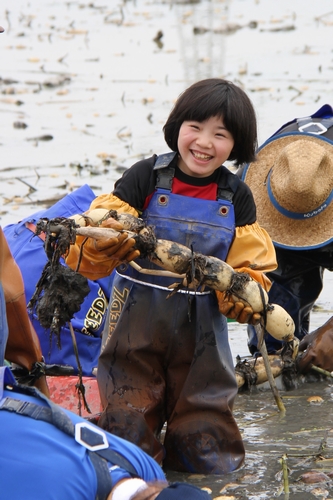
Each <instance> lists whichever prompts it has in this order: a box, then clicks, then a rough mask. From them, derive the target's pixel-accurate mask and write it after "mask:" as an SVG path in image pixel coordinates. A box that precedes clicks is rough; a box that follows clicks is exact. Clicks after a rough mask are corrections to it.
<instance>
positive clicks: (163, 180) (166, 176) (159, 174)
mask: <svg viewBox="0 0 333 500" xmlns="http://www.w3.org/2000/svg"><path fill="white" fill-rule="evenodd" d="M176 154H177V153H174V152H173V153H165V154H162V155H159V156H158V157H157V158H156V161H155V165H154V170H156V185H155V187H156V188H160V189H167V190H168V191H171V188H172V179H173V178H174V176H175V168H174V167H170V166H169V165H170V163H171V162H172V160H173V159H174V157H175V156H176Z"/></svg>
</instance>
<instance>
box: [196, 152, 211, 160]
mask: <svg viewBox="0 0 333 500" xmlns="http://www.w3.org/2000/svg"><path fill="white" fill-rule="evenodd" d="M193 154H194V156H195V157H196V158H200V160H209V158H210V156H207V155H202V154H199V153H193Z"/></svg>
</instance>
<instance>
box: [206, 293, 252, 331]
mask: <svg viewBox="0 0 333 500" xmlns="http://www.w3.org/2000/svg"><path fill="white" fill-rule="evenodd" d="M216 296H217V301H218V305H219V310H220V313H222V314H223V315H224V316H226V317H227V318H229V319H235V320H236V321H238V323H242V324H244V323H248V324H250V325H257V324H258V323H259V321H260V318H261V315H260V314H259V313H255V312H253V309H252V307H251V306H250V305H245V304H243V302H241V301H239V300H237V298H235V296H231V295H229V294H226V293H225V292H220V291H216Z"/></svg>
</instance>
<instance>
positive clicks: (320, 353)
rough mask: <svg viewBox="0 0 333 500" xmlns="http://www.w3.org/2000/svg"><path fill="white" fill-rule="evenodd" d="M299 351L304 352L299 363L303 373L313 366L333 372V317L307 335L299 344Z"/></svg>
mask: <svg viewBox="0 0 333 500" xmlns="http://www.w3.org/2000/svg"><path fill="white" fill-rule="evenodd" d="M299 351H304V352H303V354H302V355H301V356H300V357H299V358H298V363H297V364H298V368H299V370H300V371H301V372H306V371H308V370H309V369H310V368H311V365H314V366H317V367H319V368H322V369H323V370H327V371H329V372H331V371H333V317H332V318H330V319H329V320H328V321H327V322H326V323H325V324H324V325H322V326H321V327H319V328H317V330H314V331H313V332H312V333H308V334H307V335H305V337H304V338H303V340H302V341H301V342H300V344H299Z"/></svg>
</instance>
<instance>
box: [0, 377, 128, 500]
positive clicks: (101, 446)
mask: <svg viewBox="0 0 333 500" xmlns="http://www.w3.org/2000/svg"><path fill="white" fill-rule="evenodd" d="M5 377H6V373H5ZM7 380H8V381H9V382H10V383H11V385H12V379H7ZM4 382H5V383H6V378H5V379H4ZM15 391H16V392H19V393H23V394H29V395H32V396H35V397H38V398H39V399H43V400H44V401H45V402H46V403H47V404H48V407H45V406H40V405H37V404H35V403H30V402H27V401H22V400H20V399H15V398H12V397H6V398H3V399H2V401H0V410H7V411H11V412H15V413H18V414H20V415H22V416H26V417H30V418H34V419H35V420H43V421H44V422H48V423H50V424H52V425H54V426H55V427H57V428H58V429H59V430H61V431H62V432H64V433H65V434H68V435H69V436H71V437H73V438H74V439H75V440H76V441H77V442H78V443H79V444H81V445H82V446H84V447H85V448H87V450H88V453H89V457H90V459H91V462H92V464H93V466H94V468H95V472H96V476H97V485H98V487H97V494H96V500H106V498H107V496H108V495H109V494H110V491H111V489H112V481H111V476H110V473H109V469H108V466H107V462H110V463H111V464H113V465H118V466H119V467H121V468H122V469H124V470H126V471H127V472H128V473H129V474H131V475H132V476H133V477H138V474H137V472H136V470H135V469H134V467H133V466H132V464H131V463H130V462H129V461H128V460H127V459H126V458H125V457H123V456H122V455H120V454H119V453H117V452H116V451H114V450H112V449H111V448H110V446H109V443H108V440H107V437H106V435H105V433H104V432H103V431H102V429H96V428H95V427H94V426H93V425H91V424H90V423H89V422H84V421H83V422H80V423H78V424H76V425H74V424H73V422H72V421H71V419H70V417H69V416H68V415H67V414H66V413H65V412H64V411H63V410H62V408H61V407H59V406H57V405H56V404H55V403H53V402H52V401H50V400H49V399H48V398H47V397H46V396H44V395H43V394H42V393H41V392H40V391H38V390H37V389H35V388H34V387H28V386H22V385H19V384H15Z"/></svg>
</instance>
